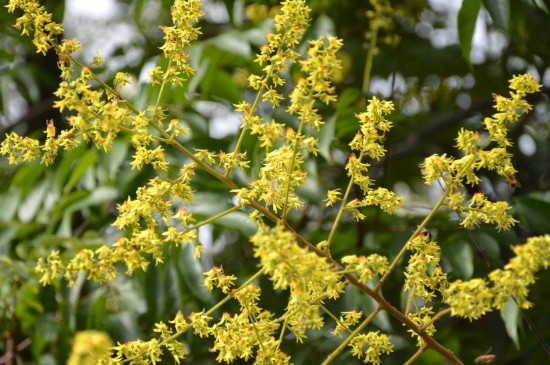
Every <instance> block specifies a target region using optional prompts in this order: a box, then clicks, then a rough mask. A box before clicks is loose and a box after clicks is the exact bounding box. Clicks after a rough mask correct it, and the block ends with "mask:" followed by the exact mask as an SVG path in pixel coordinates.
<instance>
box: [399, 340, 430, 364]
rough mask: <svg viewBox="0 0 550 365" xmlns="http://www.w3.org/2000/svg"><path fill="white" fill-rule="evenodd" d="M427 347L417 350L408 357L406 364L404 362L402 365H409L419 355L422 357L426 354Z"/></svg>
mask: <svg viewBox="0 0 550 365" xmlns="http://www.w3.org/2000/svg"><path fill="white" fill-rule="evenodd" d="M428 348H429V347H428V346H427V345H424V346H422V347H421V348H419V349H418V351H416V352H415V353H414V355H412V356H411V357H410V359H408V360H407V362H405V363H404V364H403V365H411V364H412V363H413V362H415V361H416V359H418V358H419V357H420V355H422V354H423V353H424V352H426V350H427V349H428Z"/></svg>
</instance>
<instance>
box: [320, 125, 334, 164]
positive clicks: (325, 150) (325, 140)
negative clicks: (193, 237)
mask: <svg viewBox="0 0 550 365" xmlns="http://www.w3.org/2000/svg"><path fill="white" fill-rule="evenodd" d="M335 127H336V116H333V117H331V118H330V119H329V120H328V122H327V123H326V124H325V125H324V126H323V127H322V128H321V131H320V133H319V153H320V154H321V156H323V157H324V158H325V160H327V161H331V160H332V157H331V156H330V146H331V144H332V140H333V139H334V130H335Z"/></svg>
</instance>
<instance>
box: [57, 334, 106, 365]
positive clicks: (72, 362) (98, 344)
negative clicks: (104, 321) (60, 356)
mask: <svg viewBox="0 0 550 365" xmlns="http://www.w3.org/2000/svg"><path fill="white" fill-rule="evenodd" d="M112 346H113V342H112V341H111V339H110V338H109V335H108V334H106V333H104V332H100V331H93V330H87V331H80V332H77V333H76V335H75V337H74V342H73V347H72V349H71V355H70V356H69V359H68V360H67V365H96V364H98V363H101V362H102V361H107V360H108V359H109V355H110V354H111V351H110V349H111V347H112Z"/></svg>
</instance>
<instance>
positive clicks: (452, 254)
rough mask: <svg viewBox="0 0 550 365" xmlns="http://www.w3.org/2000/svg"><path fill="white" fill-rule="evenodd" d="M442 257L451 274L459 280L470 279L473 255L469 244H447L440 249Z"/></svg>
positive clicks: (472, 271) (457, 242) (462, 242)
mask: <svg viewBox="0 0 550 365" xmlns="http://www.w3.org/2000/svg"><path fill="white" fill-rule="evenodd" d="M442 251H443V257H444V258H445V260H447V262H449V264H450V265H451V267H452V268H453V273H455V275H456V276H458V277H459V278H461V279H464V280H466V279H470V278H471V277H472V274H473V273H474V255H473V252H472V248H471V244H470V243H469V242H466V241H456V242H452V241H451V242H449V243H447V244H445V245H444V246H443V247H442Z"/></svg>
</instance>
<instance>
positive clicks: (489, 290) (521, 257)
mask: <svg viewBox="0 0 550 365" xmlns="http://www.w3.org/2000/svg"><path fill="white" fill-rule="evenodd" d="M513 250H514V253H515V254H516V256H515V257H513V258H512V259H511V260H510V262H509V263H508V264H507V265H506V266H504V269H496V270H493V271H492V272H491V273H489V280H490V282H488V281H486V280H484V279H479V278H478V279H472V280H469V281H466V282H463V281H460V280H458V281H455V282H453V283H451V284H450V285H449V287H448V288H447V289H446V290H445V291H444V301H445V303H447V304H448V305H449V306H450V308H451V314H452V315H456V316H460V317H465V318H468V319H470V320H472V319H477V318H479V317H480V316H482V315H483V314H485V313H486V312H489V311H491V310H492V309H493V308H496V309H502V308H503V307H504V305H505V304H506V301H507V300H508V298H510V297H512V298H514V300H515V301H516V302H517V304H518V306H520V307H521V308H529V307H530V306H531V303H530V302H529V301H528V300H527V294H528V286H529V285H531V284H533V283H534V282H535V273H536V272H537V271H539V270H541V269H546V268H548V266H550V236H549V235H546V236H539V237H531V238H529V239H528V240H527V242H526V243H525V244H523V245H520V246H516V247H514V248H513Z"/></svg>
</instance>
